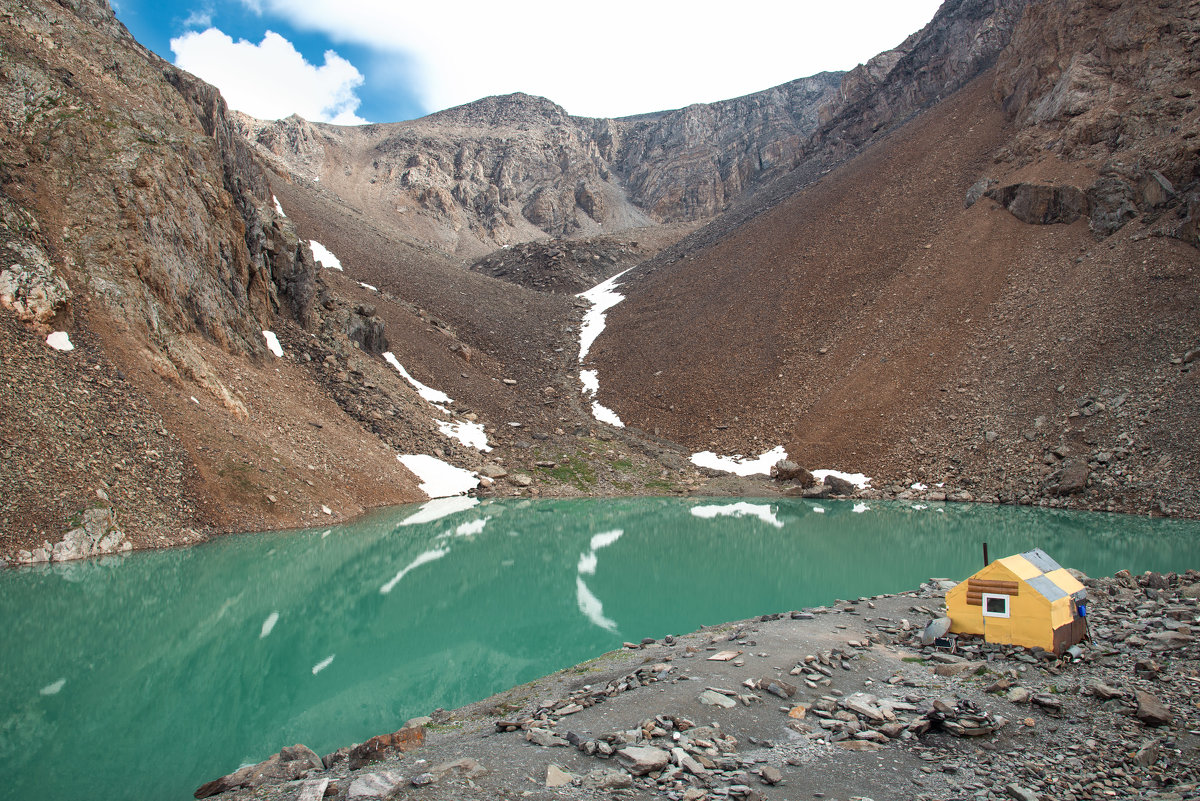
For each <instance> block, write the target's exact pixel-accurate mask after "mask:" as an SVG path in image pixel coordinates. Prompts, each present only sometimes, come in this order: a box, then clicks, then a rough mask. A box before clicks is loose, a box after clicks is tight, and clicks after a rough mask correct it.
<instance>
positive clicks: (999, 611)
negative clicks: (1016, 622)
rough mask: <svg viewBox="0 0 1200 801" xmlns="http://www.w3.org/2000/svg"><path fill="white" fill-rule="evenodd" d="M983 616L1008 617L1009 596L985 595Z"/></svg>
mask: <svg viewBox="0 0 1200 801" xmlns="http://www.w3.org/2000/svg"><path fill="white" fill-rule="evenodd" d="M983 616H984V617H1008V616H1009V609H1008V596H1007V595H989V594H987V593H984V595H983Z"/></svg>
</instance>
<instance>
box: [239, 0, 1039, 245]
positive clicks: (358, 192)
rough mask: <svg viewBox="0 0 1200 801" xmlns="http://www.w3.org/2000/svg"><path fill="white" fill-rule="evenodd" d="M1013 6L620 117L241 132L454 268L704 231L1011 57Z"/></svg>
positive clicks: (478, 108) (507, 101) (246, 125)
mask: <svg viewBox="0 0 1200 801" xmlns="http://www.w3.org/2000/svg"><path fill="white" fill-rule="evenodd" d="M1025 3H1026V0H950V2H947V3H946V4H945V5H944V6H943V7H942V8H941V10H940V11H939V12H938V14H937V16H936V18H935V19H934V20H933V21H932V22H931V23H930V24H929V25H928V26H927V27H926V28H925V29H923V30H922V31H920V32H918V33H916V34H913V35H912V36H910V37H909V38H908V39H907V40H906V41H905V42H903V43H902V44H901V45H900V46H899V47H897V48H896V49H895V50H891V51H888V52H885V53H882V54H880V55H879V56H876V57H875V58H873V59H871V61H869V62H868V63H867V64H864V65H861V66H859V67H857V68H855V69H854V70H852V71H850V72H849V73H845V74H842V73H821V74H819V75H815V76H812V77H809V78H802V79H799V80H796V81H792V82H790V83H786V84H783V85H781V86H777V87H774V88H772V89H768V90H766V91H763V92H757V93H755V94H751V95H747V96H745V97H740V98H736V99H733V100H726V101H722V102H719V103H712V104H707V105H705V104H697V105H693V106H688V107H687V108H683V109H677V110H674V111H667V112H660V113H655V114H645V115H640V116H637V117H628V118H623V119H604V120H601V119H585V118H580V117H572V116H570V115H568V114H567V113H566V112H565V111H564V110H563V109H562V108H561V107H559V106H557V105H555V104H554V103H552V102H550V101H549V100H546V99H544V98H538V97H531V96H529V95H523V94H515V95H508V96H505V97H492V98H485V99H483V100H480V101H477V102H475V103H469V104H467V105H465V106H461V107H459V108H455V109H450V110H447V111H443V112H439V113H437V114H433V115H430V116H428V117H425V118H423V119H420V120H414V121H412V122H404V123H394V124H388V125H370V126H363V127H362V128H338V127H334V126H329V125H315V124H311V123H308V122H306V121H304V120H301V119H298V118H291V119H288V120H280V121H277V122H274V123H265V122H261V121H256V120H250V119H243V120H242V127H243V131H244V132H245V134H246V135H247V137H248V139H250V140H251V141H253V142H254V143H255V145H256V146H257V147H258V148H259V150H260V152H262V153H263V154H264V155H266V156H267V157H268V158H270V159H271V160H272V161H273V163H274V165H275V167H276V169H277V170H278V171H279V172H281V173H282V174H285V175H286V174H294V175H297V176H299V177H301V178H307V179H309V180H316V179H319V181H320V183H321V185H322V187H324V188H325V189H326V190H329V191H332V192H334V193H336V194H337V195H338V196H339V197H340V198H341V199H342V200H344V201H345V202H348V203H351V204H353V205H355V206H357V207H358V208H360V209H363V210H364V211H366V212H367V213H368V214H370V215H371V216H373V217H375V218H376V219H379V220H381V221H382V222H383V224H385V225H387V226H389V227H391V228H392V230H394V231H396V232H398V233H401V234H404V235H408V236H411V237H414V238H416V239H417V240H419V241H423V242H426V243H429V244H432V245H434V246H436V247H438V248H439V249H441V250H443V251H447V252H451V253H457V254H459V255H467V256H477V255H480V254H481V253H483V252H487V251H490V250H492V249H493V248H494V247H496V246H497V245H507V244H513V243H516V242H521V241H528V240H531V239H538V238H544V237H546V236H552V237H565V236H581V235H590V234H597V233H601V232H609V233H611V232H614V231H619V230H623V229H627V228H631V227H635V226H642V225H646V224H651V223H663V222H689V221H692V222H694V221H699V220H708V219H711V218H713V217H715V216H716V215H718V214H720V213H721V212H723V211H725V210H726V209H728V208H730V207H731V206H732V205H733V204H734V203H736V202H738V201H741V200H744V199H745V198H746V197H747V196H748V195H750V194H752V193H753V192H754V190H756V189H757V188H758V187H761V186H765V185H766V184H768V183H770V182H771V181H772V180H773V179H776V178H779V177H780V176H783V175H786V174H787V173H789V172H791V171H792V170H794V169H795V168H796V167H798V166H801V165H810V166H811V165H813V164H817V163H819V164H821V165H828V164H832V163H836V162H838V161H840V160H843V159H845V158H847V157H848V156H850V155H852V154H853V153H856V152H858V150H859V149H861V147H863V146H864V145H865V144H866V143H867V142H868V141H871V140H872V138H873V137H875V136H877V135H878V134H879V133H881V132H882V131H886V130H889V129H890V128H892V127H894V126H895V125H897V124H899V123H901V122H903V121H905V120H907V119H909V118H910V117H911V116H912V115H913V114H915V113H917V112H919V111H920V110H921V109H923V108H926V107H927V106H929V105H930V104H932V103H935V102H937V101H938V100H939V99H941V98H943V97H945V96H947V95H948V94H950V93H951V92H953V91H954V90H956V89H958V88H959V87H960V86H962V85H963V84H964V83H966V82H967V81H968V80H970V79H971V78H973V77H974V76H976V75H978V74H979V72H980V71H981V70H982V69H984V68H985V67H986V66H987V65H989V64H990V63H991V62H992V61H993V60H994V59H995V57H996V55H997V54H998V53H999V52H1000V50H1001V49H1002V48H1003V47H1004V46H1005V45H1007V44H1008V41H1009V38H1010V35H1011V33H1012V30H1013V27H1014V26H1015V24H1016V21H1017V18H1018V17H1019V16H1020V12H1021V10H1022V9H1023V8H1024V6H1025Z"/></svg>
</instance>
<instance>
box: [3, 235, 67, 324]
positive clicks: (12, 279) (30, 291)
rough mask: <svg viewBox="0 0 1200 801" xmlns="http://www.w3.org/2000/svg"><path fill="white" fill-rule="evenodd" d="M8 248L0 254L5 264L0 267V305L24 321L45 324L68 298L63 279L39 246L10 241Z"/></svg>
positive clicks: (65, 283)
mask: <svg viewBox="0 0 1200 801" xmlns="http://www.w3.org/2000/svg"><path fill="white" fill-rule="evenodd" d="M8 248H9V250H10V251H11V252H9V253H3V254H0V258H3V259H4V261H5V262H7V264H8V266H7V267H5V268H4V269H3V270H0V307H2V308H5V309H9V310H10V311H12V312H13V313H14V314H16V315H17V319H18V320H20V321H21V322H24V323H30V324H33V325H45V324H47V323H49V322H50V320H52V319H53V318H54V316H55V315H56V314H58V312H59V310H60V309H62V308H63V306H65V305H66V303H67V301H68V300H69V299H70V297H71V290H70V289H69V288H68V287H67V282H66V281H64V280H63V279H62V277H61V276H59V275H57V274H56V273H55V271H54V267H53V266H52V265H51V264H50V259H49V258H48V257H47V256H46V253H45V251H43V250H42V249H41V248H40V247H38V246H36V245H33V244H29V243H17V242H12V243H9V245H8Z"/></svg>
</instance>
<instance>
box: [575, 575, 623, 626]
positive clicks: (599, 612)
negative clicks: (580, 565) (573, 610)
mask: <svg viewBox="0 0 1200 801" xmlns="http://www.w3.org/2000/svg"><path fill="white" fill-rule="evenodd" d="M575 603H576V604H577V605H578V606H579V611H580V612H582V613H583V616H584V617H586V618H587V619H588V620H590V621H591V622H593V623H595V624H596V625H597V626H599V627H600V628H602V629H605V630H606V631H611V632H613V633H614V634H615V633H616V631H617V623H616V621H615V620H610V619H609V618H606V617H605V616H604V604H602V603H601V602H600V599H599V598H597V597H596V596H595V595H593V594H592V591H591V590H589V589H588V585H587V584H584V582H583V579H582V578H580V577H579V576H576V577H575Z"/></svg>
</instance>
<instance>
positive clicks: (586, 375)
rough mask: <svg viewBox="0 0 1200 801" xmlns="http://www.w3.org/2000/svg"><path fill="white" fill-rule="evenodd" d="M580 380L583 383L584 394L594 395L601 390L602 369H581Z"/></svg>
mask: <svg viewBox="0 0 1200 801" xmlns="http://www.w3.org/2000/svg"><path fill="white" fill-rule="evenodd" d="M579 382H580V383H581V384H583V394H584V395H587V396H588V397H594V396H595V395H596V393H597V392H599V391H600V371H599V370H580V371H579Z"/></svg>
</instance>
